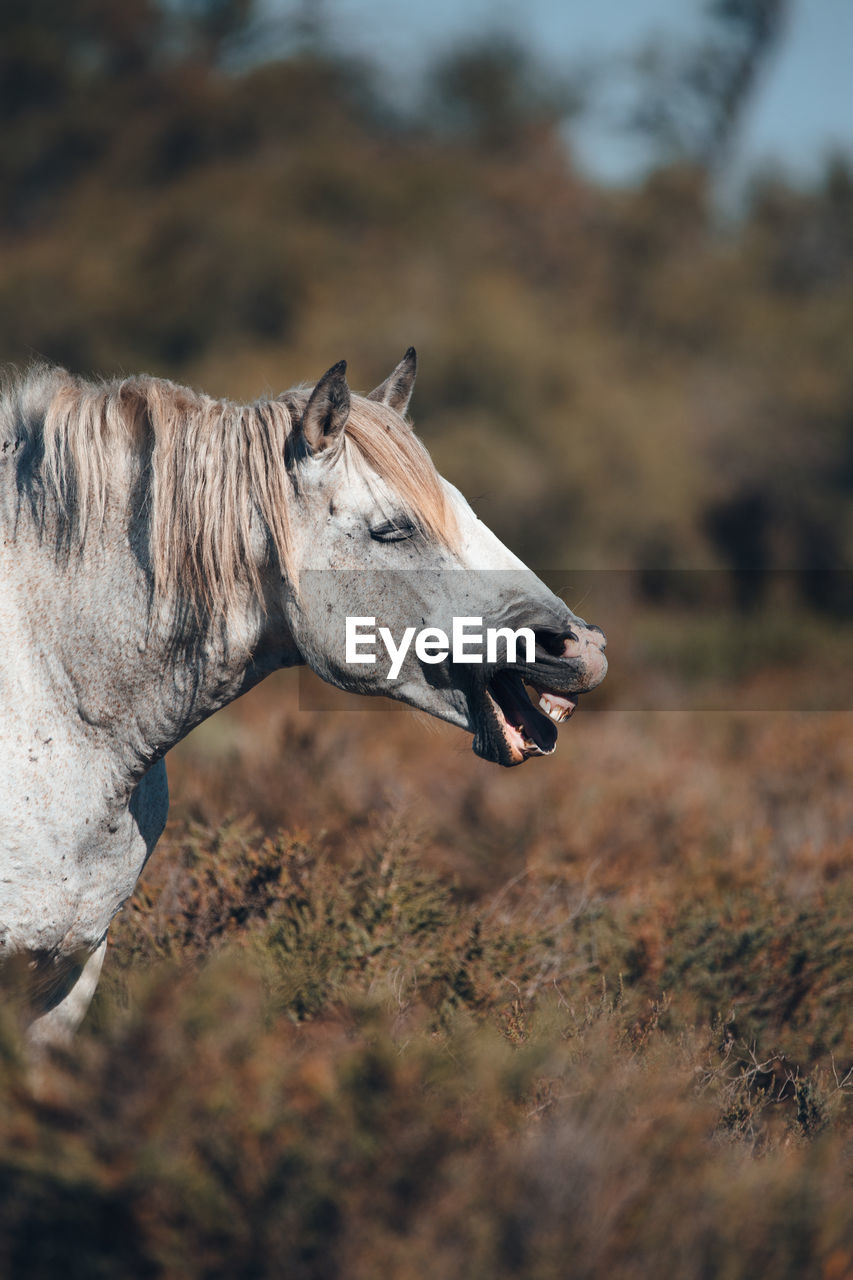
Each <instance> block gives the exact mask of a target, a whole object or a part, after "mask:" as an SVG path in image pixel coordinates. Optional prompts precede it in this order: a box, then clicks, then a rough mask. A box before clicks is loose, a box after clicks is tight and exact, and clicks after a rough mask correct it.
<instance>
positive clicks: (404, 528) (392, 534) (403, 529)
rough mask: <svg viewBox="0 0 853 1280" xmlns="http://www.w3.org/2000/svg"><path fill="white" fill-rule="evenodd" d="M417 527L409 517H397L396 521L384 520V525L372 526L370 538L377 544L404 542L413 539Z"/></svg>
mask: <svg viewBox="0 0 853 1280" xmlns="http://www.w3.org/2000/svg"><path fill="white" fill-rule="evenodd" d="M416 533H417V526H416V525H415V524H414V522H413V521H412V520H410V519H409V517H408V516H403V515H401V516H397V517H396V518H395V519H394V520H384V521H383V522H382V524H374V525H371V528H370V536H371V538H373V540H374V541H375V542H404V541H405V540H406V538H413V537H414V536H415V534H416Z"/></svg>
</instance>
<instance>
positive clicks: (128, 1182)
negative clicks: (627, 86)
mask: <svg viewBox="0 0 853 1280" xmlns="http://www.w3.org/2000/svg"><path fill="white" fill-rule="evenodd" d="M596 697H598V703H597V704H596V701H595V700H596ZM316 702H317V690H316V689H314V688H313V686H312V685H311V684H310V682H308V681H306V680H305V678H304V677H300V676H298V675H297V674H296V673H288V674H287V675H282V676H280V677H277V678H274V679H273V680H272V681H271V682H268V684H267V685H265V686H262V687H261V688H260V689H258V690H256V691H255V692H254V693H253V694H251V695H249V696H248V697H246V698H245V699H243V700H242V701H241V702H238V703H237V704H235V706H234V707H233V708H231V709H230V710H229V711H228V712H225V713H222V714H220V715H219V716H218V717H215V718H214V719H213V720H211V721H209V722H208V723H207V724H206V725H205V726H202V728H201V729H200V730H198V731H197V732H196V733H195V734H194V735H192V736H191V737H190V738H189V739H188V740H187V742H186V743H184V744H182V746H181V747H180V748H179V749H178V750H177V751H176V752H175V753H174V756H173V759H172V763H171V784H172V789H173V814H172V818H171V820H170V825H169V827H168V829H167V833H166V836H165V837H164V839H163V841H162V842H161V845H160V847H159V848H158V850H157V852H156V854H155V856H154V858H153V859H152V862H151V864H150V865H149V868H148V870H147V871H146V874H145V876H144V879H143V881H142V883H141V885H140V887H139V890H138V892H137V894H136V896H135V897H134V899H133V900H132V902H131V903H130V904H129V905H128V907H127V908H126V909H125V911H124V912H123V913H122V915H121V916H120V917H119V919H118V920H117V922H116V924H115V926H114V928H113V933H112V946H111V950H110V954H109V958H108V962H107V965H106V967H105V973H104V978H103V980H102V984H101V988H100V990H99V993H98V995H97V997H96V1001H95V1005H94V1007H93V1009H92V1012H91V1014H90V1016H89V1018H88V1021H87V1023H86V1024H85V1027H84V1029H83V1031H82V1032H81V1034H80V1035H79V1037H78V1039H77V1042H76V1044H75V1046H74V1049H73V1052H71V1053H69V1054H68V1056H67V1058H65V1059H60V1060H57V1061H55V1062H53V1063H52V1064H50V1065H49V1066H48V1067H47V1068H46V1069H45V1071H44V1072H43V1075H42V1078H41V1080H40V1082H39V1083H38V1087H37V1088H34V1087H33V1084H32V1081H31V1079H30V1078H29V1077H28V1075H27V1072H26V1069H25V1067H24V1064H23V1063H22V1061H21V1057H20V1046H19V1042H18V1039H17V1035H16V1033H15V1030H14V1028H13V1027H12V1026H7V1029H6V1034H5V1037H4V1041H3V1058H2V1086H1V1087H2V1094H3V1101H2V1107H0V1152H2V1155H0V1239H2V1249H3V1256H2V1257H0V1272H2V1274H4V1275H15V1276H27V1277H28V1278H33V1280H35V1278H40V1277H48V1276H50V1277H54V1276H56V1275H57V1274H63V1275H67V1276H69V1277H77V1276H79V1277H84V1276H85V1277H87V1280H91V1277H101V1276H103V1277H107V1276H109V1277H114V1276H140V1277H142V1276H159V1275H165V1276H181V1277H202V1276H204V1277H208V1276H209V1277H213V1276H252V1277H254V1276H258V1277H261V1276H270V1277H273V1276H275V1277H278V1276H284V1277H288V1278H290V1277H294V1278H301V1277H306V1278H307V1277H316V1278H317V1280H320V1278H323V1280H325V1278H326V1277H336V1276H340V1277H346V1278H347V1280H367V1278H368V1277H375V1276H379V1275H393V1276H395V1277H401V1278H408V1277H412V1278H413V1280H414V1278H416V1277H417V1278H420V1277H427V1276H430V1277H434V1276H441V1277H442V1278H443V1280H444V1278H447V1280H455V1278H456V1277H459V1280H463V1278H464V1280H471V1278H472V1277H474V1278H478V1277H484V1278H485V1277H501V1276H511V1275H512V1276H524V1277H530V1278H531V1280H533V1278H536V1280H539V1278H542V1280H550V1278H551V1277H554V1278H556V1277H565V1276H568V1275H571V1276H573V1277H586V1276H590V1277H593V1276H594V1277H605V1276H608V1277H610V1276H619V1277H621V1276H626V1277H634V1276H637V1277H640V1276H643V1277H645V1276H650V1275H665V1276H678V1277H685V1278H689V1277H706V1276H714V1277H716V1276H720V1277H723V1276H724V1277H741V1276H743V1277H755V1276H768V1277H769V1276H772V1277H783V1276H790V1277H797V1278H798V1280H800V1278H801V1277H805V1276H820V1277H824V1278H831V1280H841V1278H842V1277H846V1276H853V1214H851V1212H850V1175H851V1152H853V1145H852V1144H853V1070H851V1069H852V1068H853V1022H852V1021H851V1020H852V1019H853V999H851V997H853V932H851V928H850V920H851V907H853V857H852V856H851V854H853V716H851V714H849V713H845V712H835V713H830V712H824V713H816V712H811V713H797V712H790V711H789V712H755V711H753V712H748V711H732V710H730V711H716V712H698V711H687V710H679V711H659V712H646V713H640V712H630V711H621V710H614V709H607V706H608V703H607V699H606V698H605V697H604V687H603V688H602V690H601V693H600V694H599V695H591V696H590V697H589V699H588V700H587V704H586V705H582V707H581V708H580V711H579V714H578V716H577V717H576V718H575V720H574V721H573V722H572V723H571V724H570V725H569V726H566V727H564V729H563V730H562V732H561V741H560V745H559V748H558V752H557V755H556V756H555V757H554V758H552V759H550V760H546V761H535V762H532V763H530V764H528V765H526V766H524V767H523V768H521V769H516V770H513V771H509V772H507V771H502V770H499V769H496V768H495V767H493V766H487V765H485V764H484V763H483V762H482V761H479V760H476V759H475V758H474V757H473V756H472V755H471V754H470V751H469V748H468V743H467V741H466V740H465V738H464V736H463V735H461V734H459V733H458V732H454V731H453V730H450V729H446V728H445V727H435V726H434V725H433V724H427V723H425V722H424V721H423V720H422V719H418V718H416V717H415V716H414V715H412V714H410V713H408V712H406V711H403V710H400V709H396V708H392V707H387V706H385V705H379V704H372V703H371V704H366V703H365V704H359V703H357V702H354V701H352V700H348V699H344V698H343V695H341V696H340V697H337V696H336V699H335V701H334V705H333V706H332V707H330V709H328V710H311V709H306V708H307V707H312V706H315V705H316ZM733 705H736V702H734V703H733Z"/></svg>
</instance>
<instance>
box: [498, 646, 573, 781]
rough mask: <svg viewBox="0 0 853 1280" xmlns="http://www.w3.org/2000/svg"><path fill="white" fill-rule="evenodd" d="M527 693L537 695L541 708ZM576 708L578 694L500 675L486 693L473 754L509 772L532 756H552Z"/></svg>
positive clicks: (512, 674)
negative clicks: (561, 730) (563, 726)
mask: <svg viewBox="0 0 853 1280" xmlns="http://www.w3.org/2000/svg"><path fill="white" fill-rule="evenodd" d="M528 689H530V690H531V691H532V692H533V694H534V695H535V697H536V699H537V701H538V706H536V705H534V702H533V700H532V699H531V697H530V693H529V692H528ZM577 704H578V694H577V693H557V692H556V691H555V690H552V689H547V688H545V687H544V686H542V685H534V684H532V683H529V684H527V685H526V684H525V681H524V680H522V678H521V676H520V675H518V674H517V673H516V672H512V671H508V670H503V671H499V672H498V673H497V675H495V676H493V677H492V679H491V680H489V682H488V684H487V686H486V688H485V689H484V691H483V706H482V709H481V715H480V721H479V727H478V730H477V733H476V735H475V737H474V752H475V754H476V755H478V756H482V757H483V759H484V760H491V761H492V762H493V763H495V764H502V765H504V766H506V767H508V768H511V767H512V766H513V765H517V764H523V763H524V761H525V760H529V759H530V758H531V757H532V756H550V755H553V753H554V751H555V750H556V747H557V725H558V724H561V723H562V722H563V721H564V720H568V719H569V717H570V716H571V715H572V714H573V713H574V711H575V708H576V707H577ZM540 708H541V709H540Z"/></svg>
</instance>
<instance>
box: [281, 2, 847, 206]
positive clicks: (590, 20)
mask: <svg viewBox="0 0 853 1280" xmlns="http://www.w3.org/2000/svg"><path fill="white" fill-rule="evenodd" d="M284 2H285V0H267V4H268V6H269V8H270V9H271V10H275V8H276V7H280V6H281V5H282V3H284ZM305 2H306V3H308V4H311V3H314V4H317V5H320V4H322V12H323V13H324V15H325V18H326V22H327V24H328V25H329V26H330V27H331V28H332V29H333V31H334V33H335V37H334V38H335V43H336V44H337V45H338V46H339V47H341V48H345V49H348V50H350V51H351V52H353V53H356V54H360V55H362V56H366V57H368V58H370V59H372V60H374V61H377V62H379V63H380V65H382V66H383V67H384V68H385V69H386V71H387V72H388V74H389V76H390V77H392V79H393V80H394V82H395V83H396V85H397V87H398V90H399V91H400V92H401V94H402V95H405V93H406V92H407V91H410V90H411V87H412V85H417V83H418V75H419V72H420V71H421V70H422V68H423V67H424V66H425V65H426V64H427V63H428V62H429V60H430V59H431V58H433V57H434V56H435V55H436V54H437V53H439V52H441V51H442V50H444V49H448V48H450V47H452V46H453V45H454V44H455V43H457V42H458V40H459V38H460V37H463V38H464V37H466V36H468V37H472V36H476V35H482V34H484V33H487V32H489V31H495V30H498V31H500V30H503V31H510V32H514V33H517V34H520V35H522V36H523V38H524V39H525V41H527V42H528V43H529V44H530V45H531V46H532V47H533V49H534V50H536V51H537V53H539V54H540V56H541V57H542V58H543V60H544V61H545V62H546V63H549V64H552V65H553V66H555V67H556V68H559V69H568V70H569V71H571V70H572V69H573V68H576V69H581V70H583V69H584V68H587V67H595V66H604V67H608V66H609V67H611V68H612V67H615V66H617V65H618V63H619V60H620V59H621V58H626V57H627V56H628V55H630V53H631V52H632V51H636V50H637V48H638V47H640V46H641V45H642V44H643V43H645V42H646V41H647V40H649V39H651V38H652V37H655V36H658V35H664V36H665V37H667V38H668V39H671V40H673V41H688V40H690V39H691V38H693V39H695V38H696V37H697V36H698V35H699V33H700V31H701V30H702V10H703V8H704V5H703V0H524V3H523V4H521V3H519V0H513V2H512V3H510V2H509V0H305ZM609 78H611V79H612V81H613V83H615V82H616V80H617V77H616V76H615V75H612V73H611V76H610V77H609ZM605 83H607V80H605ZM604 97H605V101H604V103H603V104H602V105H601V106H600V107H599V109H598V110H597V111H592V112H591V113H590V115H589V118H588V119H586V120H585V121H583V122H581V123H580V125H576V126H575V127H574V128H573V130H572V135H571V136H572V145H573V151H574V154H575V159H576V161H577V162H578V163H579V164H580V165H581V167H582V168H584V169H585V170H586V171H588V172H589V173H591V174H592V175H594V176H595V177H597V178H599V179H602V180H605V181H615V182H619V181H630V180H632V179H633V178H635V177H636V176H637V174H638V171H640V170H641V169H642V167H643V166H644V164H645V162H646V160H647V156H646V154H645V153H644V152H643V150H642V147H641V145H640V144H639V142H638V141H637V139H635V138H631V137H628V136H626V135H625V134H624V132H623V131H621V130H620V129H618V128H617V127H615V125H614V122H613V119H612V118H611V117H612V116H613V115H614V114H615V109H614V104H613V102H610V103H608V102H607V95H606V94H605V95H604ZM833 150H835V151H838V150H847V151H853V0H793V3H792V11H791V16H790V21H789V24H788V28H787V31H786V33H785V36H784V38H783V40H782V41H781V43H780V45H779V46H778V48H777V50H776V52H775V54H774V56H773V59H772V61H771V62H770V63H769V64H768V66H767V67H766V69H765V75H764V78H763V80H762V82H761V83H760V85H759V87H758V91H757V92H756V94H755V97H754V99H753V101H752V103H751V106H750V110H749V114H748V116H747V118H746V120H745V122H744V128H743V130H742V132H741V137H740V139H739V146H738V150H737V153H736V154H735V156H734V159H733V166H734V173H733V174H730V175H729V176H730V178H732V177H737V178H738V179H748V177H749V174H750V173H751V172H754V171H755V170H756V169H760V168H763V167H767V166H768V165H770V166H773V165H775V166H781V167H784V168H785V169H786V170H787V171H789V172H790V174H791V175H792V176H793V177H795V178H800V179H802V180H804V181H808V180H809V179H811V178H813V177H814V176H815V175H816V174H817V173H819V172H820V170H821V167H822V162H823V161H824V160H825V158H826V156H827V154H829V153H830V152H832V151H833Z"/></svg>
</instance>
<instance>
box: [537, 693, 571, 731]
mask: <svg viewBox="0 0 853 1280" xmlns="http://www.w3.org/2000/svg"><path fill="white" fill-rule="evenodd" d="M539 706H540V707H541V708H542V710H543V711H544V712H545V714H546V716H550V718H551V719H552V720H554V721H555V722H556V723H557V724H562V722H563V721H564V720H565V719H566V717H567V716H568V714H569V708H568V707H559V706H554V704H553V702H552V701H551V699H550V698H548V697H546V695H545V694H544V693H543V694H542V695H541V697H540V698H539Z"/></svg>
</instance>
